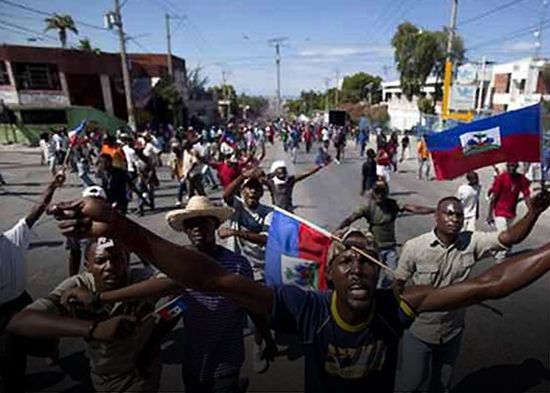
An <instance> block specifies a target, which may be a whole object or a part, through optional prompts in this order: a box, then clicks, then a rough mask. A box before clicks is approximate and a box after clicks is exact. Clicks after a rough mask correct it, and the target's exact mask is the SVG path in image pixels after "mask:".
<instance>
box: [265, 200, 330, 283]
mask: <svg viewBox="0 0 550 393" xmlns="http://www.w3.org/2000/svg"><path fill="white" fill-rule="evenodd" d="M331 243H332V236H331V234H330V233H329V232H328V231H326V230H324V229H322V228H319V227H317V226H316V225H314V224H312V223H310V222H307V221H306V220H304V219H303V218H300V217H298V216H295V215H294V214H291V213H289V212H287V211H284V210H281V209H277V208H275V211H274V212H273V219H272V221H271V225H270V226H269V235H268V237H267V245H266V253H265V278H266V282H267V284H268V285H272V286H280V285H283V284H293V285H298V286H300V287H302V288H306V289H325V288H326V287H327V285H326V280H325V268H326V265H327V257H328V250H329V247H330V245H331Z"/></svg>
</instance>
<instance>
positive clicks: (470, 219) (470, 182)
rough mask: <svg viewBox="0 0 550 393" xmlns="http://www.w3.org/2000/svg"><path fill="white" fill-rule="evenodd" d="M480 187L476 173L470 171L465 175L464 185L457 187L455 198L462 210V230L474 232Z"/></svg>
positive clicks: (477, 215)
mask: <svg viewBox="0 0 550 393" xmlns="http://www.w3.org/2000/svg"><path fill="white" fill-rule="evenodd" d="M480 194H481V186H480V185H479V176H478V175H477V173H476V172H474V171H470V172H468V173H467V174H466V183H464V184H462V185H461V186H460V187H458V191H457V192H456V197H457V198H458V199H460V202H462V207H463V208H464V230H465V231H471V232H473V231H475V230H476V221H477V219H478V218H479V196H480Z"/></svg>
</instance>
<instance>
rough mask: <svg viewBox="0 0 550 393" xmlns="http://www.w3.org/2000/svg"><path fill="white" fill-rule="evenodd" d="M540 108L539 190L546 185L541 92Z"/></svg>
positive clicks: (542, 189)
mask: <svg viewBox="0 0 550 393" xmlns="http://www.w3.org/2000/svg"><path fill="white" fill-rule="evenodd" d="M539 105H540V108H539V113H540V116H539V124H540V189H541V191H544V190H545V187H546V184H545V183H546V173H545V171H544V169H545V168H544V164H545V163H544V143H545V135H544V121H543V120H544V105H543V99H542V94H541V96H540V102H539Z"/></svg>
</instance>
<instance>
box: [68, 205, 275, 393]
mask: <svg viewBox="0 0 550 393" xmlns="http://www.w3.org/2000/svg"><path fill="white" fill-rule="evenodd" d="M232 214H233V209H231V208H229V207H226V206H216V205H214V204H212V202H211V201H210V200H209V199H208V198H207V197H205V196H194V197H192V198H191V199H189V202H188V204H187V206H186V208H185V209H179V210H173V211H171V212H169V213H168V214H167V215H166V220H167V222H168V225H170V227H171V228H172V229H174V230H175V231H177V232H184V233H185V234H186V235H187V237H188V238H189V240H191V244H192V246H193V248H194V249H196V250H198V251H200V252H203V253H204V254H205V258H211V259H212V260H215V261H216V263H217V264H218V265H219V266H222V267H223V268H224V269H226V270H227V271H229V272H231V273H232V274H237V275H239V276H243V277H246V278H249V279H252V268H251V267H250V264H249V263H248V261H247V260H246V258H244V257H243V256H241V255H238V254H236V253H234V252H232V251H230V250H228V249H226V248H224V247H222V246H220V245H218V244H216V229H217V228H218V227H219V226H220V224H221V223H223V222H225V221H226V220H227V219H228V218H229V217H230V216H231V215H232ZM167 294H178V295H182V298H183V301H184V302H185V303H186V304H187V310H186V311H185V313H184V314H183V322H184V326H185V339H184V346H183V348H182V357H183V362H182V372H183V382H184V385H185V389H186V391H190V392H197V391H200V392H209V391H212V392H220V391H223V392H235V393H236V392H239V391H240V389H241V386H240V385H241V380H240V369H241V367H242V364H243V362H244V340H243V321H244V317H245V313H244V309H243V308H242V307H240V306H238V305H237V304H235V303H234V302H232V301H230V300H228V299H226V298H224V297H221V296H219V295H216V294H211V293H205V292H201V291H197V290H192V289H184V288H182V287H181V286H180V285H179V284H178V283H177V282H176V281H174V280H172V279H170V278H167V277H166V276H163V277H157V279H155V280H148V281H145V282H140V283H138V284H135V285H131V286H128V287H126V288H122V289H117V290H114V291H107V292H102V293H100V294H99V296H98V298H97V301H98V302H99V303H101V304H104V303H105V304H107V303H113V302H118V301H129V300H135V299H148V298H151V297H159V296H162V295H167ZM64 297H65V298H69V297H73V298H77V299H79V301H80V302H82V303H84V304H86V305H88V306H89V305H91V302H92V300H93V297H92V295H91V294H90V293H89V292H88V291H85V292H83V291H81V290H76V291H70V292H68V293H65V294H64ZM251 317H252V319H253V320H254V323H255V324H256V326H257V327H258V330H259V331H260V332H261V334H262V338H263V339H264V340H265V341H266V343H267V346H266V349H265V350H264V351H263V355H264V356H265V357H267V358H268V359H269V360H273V356H274V354H275V353H276V351H277V348H276V345H275V343H274V341H273V339H272V337H271V333H270V331H269V328H268V324H267V320H266V318H265V316H261V315H259V316H258V315H255V314H251ZM197 337H200V340H198V339H197ZM266 361H267V360H266Z"/></svg>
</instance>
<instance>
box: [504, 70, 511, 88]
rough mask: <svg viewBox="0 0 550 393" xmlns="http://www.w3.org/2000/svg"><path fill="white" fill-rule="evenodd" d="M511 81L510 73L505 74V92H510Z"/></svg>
mask: <svg viewBox="0 0 550 393" xmlns="http://www.w3.org/2000/svg"><path fill="white" fill-rule="evenodd" d="M511 82H512V74H506V90H504V92H505V93H510V83H511Z"/></svg>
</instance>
